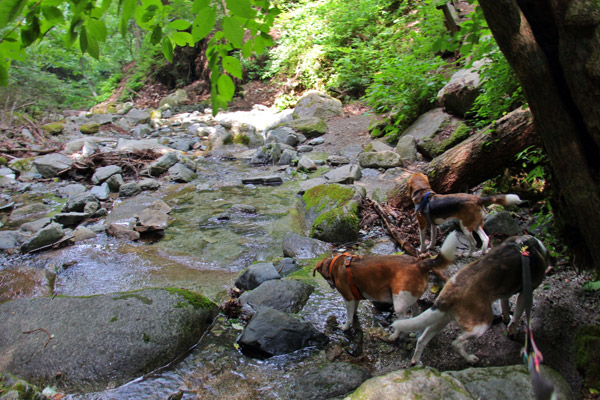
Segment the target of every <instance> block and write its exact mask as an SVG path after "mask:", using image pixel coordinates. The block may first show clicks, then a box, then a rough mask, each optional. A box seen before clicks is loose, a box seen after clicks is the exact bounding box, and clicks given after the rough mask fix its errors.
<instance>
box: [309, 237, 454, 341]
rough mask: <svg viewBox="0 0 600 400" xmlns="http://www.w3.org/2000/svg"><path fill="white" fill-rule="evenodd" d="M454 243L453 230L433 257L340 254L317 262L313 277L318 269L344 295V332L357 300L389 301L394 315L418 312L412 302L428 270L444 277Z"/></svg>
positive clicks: (422, 287) (424, 284)
mask: <svg viewBox="0 0 600 400" xmlns="http://www.w3.org/2000/svg"><path fill="white" fill-rule="evenodd" d="M456 244H457V240H456V234H455V233H454V232H453V233H451V234H450V235H448V237H447V238H446V240H445V242H444V244H443V245H442V249H441V252H440V254H439V255H438V256H437V257H435V258H416V257H412V256H408V255H388V256H352V255H350V254H347V253H344V254H340V255H337V256H335V257H329V258H324V259H323V260H321V261H319V262H318V263H317V265H316V266H315V268H314V270H313V276H315V273H316V272H319V274H321V276H322V277H323V278H324V279H325V280H326V281H327V282H328V283H329V285H330V286H331V287H332V288H334V289H336V290H337V291H338V292H340V294H341V295H342V297H343V298H344V301H345V303H346V312H347V319H346V323H345V324H343V325H341V326H340V328H341V329H342V330H344V331H345V330H348V329H349V328H350V326H352V323H353V321H354V315H355V313H356V310H357V308H358V304H359V302H360V300H365V299H366V300H371V301H375V302H380V303H388V304H393V306H394V312H395V314H396V317H397V318H402V317H404V316H405V313H406V311H408V309H409V308H410V309H411V311H412V315H413V316H415V315H417V314H418V307H417V304H416V302H417V300H418V299H419V297H421V295H422V294H423V292H424V291H425V289H427V285H428V283H429V272H430V271H432V272H433V273H435V274H436V275H437V276H439V277H440V278H442V279H443V280H444V281H446V280H447V278H446V277H445V275H444V274H443V270H444V269H445V268H447V267H448V266H449V265H450V264H451V263H452V262H453V261H454V258H455V252H456Z"/></svg>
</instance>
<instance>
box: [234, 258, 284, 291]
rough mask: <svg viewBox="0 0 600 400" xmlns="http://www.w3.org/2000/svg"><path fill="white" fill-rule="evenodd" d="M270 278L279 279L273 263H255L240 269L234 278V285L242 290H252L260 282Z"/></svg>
mask: <svg viewBox="0 0 600 400" xmlns="http://www.w3.org/2000/svg"><path fill="white" fill-rule="evenodd" d="M272 279H281V276H279V272H277V270H276V269H275V267H274V266H273V264H271V263H264V262H263V263H257V264H252V265H251V266H249V267H248V268H246V269H245V270H244V271H242V273H241V274H240V276H238V277H237V279H236V280H235V286H236V287H237V288H239V289H242V290H252V289H256V288H257V287H258V286H259V285H260V284H261V283H263V282H266V281H269V280H272Z"/></svg>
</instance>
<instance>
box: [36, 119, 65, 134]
mask: <svg viewBox="0 0 600 400" xmlns="http://www.w3.org/2000/svg"><path fill="white" fill-rule="evenodd" d="M40 128H42V130H44V131H45V132H48V133H49V134H50V135H52V136H56V135H60V134H61V133H63V131H64V130H65V124H64V123H62V122H50V123H49V124H45V125H42V126H41V127H40Z"/></svg>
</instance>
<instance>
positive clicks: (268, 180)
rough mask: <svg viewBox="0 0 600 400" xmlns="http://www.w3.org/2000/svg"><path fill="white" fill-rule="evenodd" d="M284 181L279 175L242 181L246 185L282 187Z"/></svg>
mask: <svg viewBox="0 0 600 400" xmlns="http://www.w3.org/2000/svg"><path fill="white" fill-rule="evenodd" d="M282 183H283V179H282V178H281V177H280V176H279V175H267V176H256V177H252V178H244V179H242V184H244V185H280V184H282Z"/></svg>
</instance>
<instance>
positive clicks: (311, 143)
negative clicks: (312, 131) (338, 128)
mask: <svg viewBox="0 0 600 400" xmlns="http://www.w3.org/2000/svg"><path fill="white" fill-rule="evenodd" d="M323 143H325V139H323V138H322V137H316V138H314V139H311V140H310V141H309V142H308V145H309V146H318V145H320V144H323Z"/></svg>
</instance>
